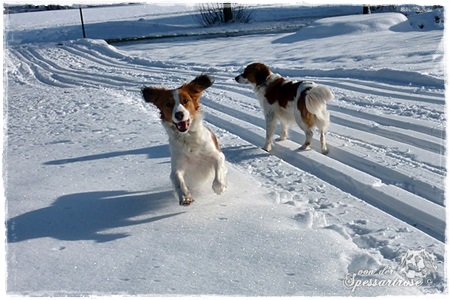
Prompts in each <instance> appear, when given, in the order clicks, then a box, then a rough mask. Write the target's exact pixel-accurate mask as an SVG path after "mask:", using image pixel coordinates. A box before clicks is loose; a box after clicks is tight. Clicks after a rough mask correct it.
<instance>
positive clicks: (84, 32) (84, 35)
mask: <svg viewBox="0 0 450 300" xmlns="http://www.w3.org/2000/svg"><path fill="white" fill-rule="evenodd" d="M79 8H80V18H81V28H82V29H83V38H84V39H85V38H86V31H85V30H84V20H83V11H81V6H80V7H79Z"/></svg>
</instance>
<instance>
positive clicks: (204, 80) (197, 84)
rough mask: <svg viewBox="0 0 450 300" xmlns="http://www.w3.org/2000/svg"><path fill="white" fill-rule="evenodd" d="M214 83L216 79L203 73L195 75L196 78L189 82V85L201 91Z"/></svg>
mask: <svg viewBox="0 0 450 300" xmlns="http://www.w3.org/2000/svg"><path fill="white" fill-rule="evenodd" d="M213 83H214V79H213V78H212V77H211V76H209V75H207V74H202V75H199V76H197V77H195V79H194V80H192V81H191V82H189V83H188V86H189V87H190V88H192V89H193V90H194V91H195V92H197V93H200V92H203V91H204V90H206V89H207V88H209V87H210V86H212V85H213Z"/></svg>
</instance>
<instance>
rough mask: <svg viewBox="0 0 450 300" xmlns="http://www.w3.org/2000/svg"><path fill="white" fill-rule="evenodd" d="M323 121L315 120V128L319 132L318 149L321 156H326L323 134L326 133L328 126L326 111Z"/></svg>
mask: <svg viewBox="0 0 450 300" xmlns="http://www.w3.org/2000/svg"><path fill="white" fill-rule="evenodd" d="M324 115H325V119H324V120H320V119H316V125H317V128H319V130H320V147H321V150H322V153H323V154H328V148H327V141H326V139H325V134H326V132H327V128H328V126H329V125H330V114H329V113H328V111H326V112H325V114H324Z"/></svg>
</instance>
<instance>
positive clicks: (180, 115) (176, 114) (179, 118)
mask: <svg viewBox="0 0 450 300" xmlns="http://www.w3.org/2000/svg"><path fill="white" fill-rule="evenodd" d="M183 118H184V114H183V112H181V111H177V112H176V113H175V119H177V120H178V121H181V120H183Z"/></svg>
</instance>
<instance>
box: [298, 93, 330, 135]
mask: <svg viewBox="0 0 450 300" xmlns="http://www.w3.org/2000/svg"><path fill="white" fill-rule="evenodd" d="M333 99H334V95H333V93H332V92H331V91H330V90H329V89H328V88H326V87H324V86H322V85H316V86H313V87H312V88H311V89H310V90H309V91H308V92H307V93H306V98H305V104H306V109H308V111H309V112H310V113H312V114H314V115H315V116H316V118H317V124H316V125H317V127H319V129H320V130H326V129H327V128H328V126H329V125H330V113H329V112H328V110H327V102H328V101H332V100H333Z"/></svg>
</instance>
